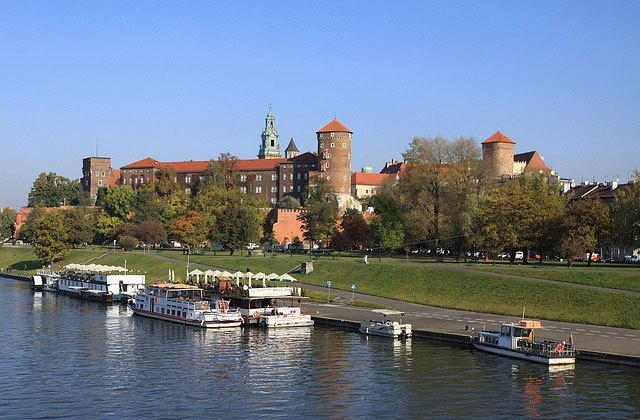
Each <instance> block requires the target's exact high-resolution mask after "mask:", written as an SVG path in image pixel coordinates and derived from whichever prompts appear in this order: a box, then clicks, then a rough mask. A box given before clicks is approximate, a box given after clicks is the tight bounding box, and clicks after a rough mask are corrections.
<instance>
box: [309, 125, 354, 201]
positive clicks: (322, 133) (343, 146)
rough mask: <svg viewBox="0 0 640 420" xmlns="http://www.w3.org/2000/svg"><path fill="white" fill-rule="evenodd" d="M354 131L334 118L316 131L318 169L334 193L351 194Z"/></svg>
mask: <svg viewBox="0 0 640 420" xmlns="http://www.w3.org/2000/svg"><path fill="white" fill-rule="evenodd" d="M352 134H353V132H352V131H351V130H349V129H348V128H347V127H345V126H344V125H343V124H342V123H341V122H340V121H338V120H337V119H334V120H333V121H331V122H330V123H329V124H327V125H326V126H324V127H322V128H321V129H320V130H318V131H317V132H316V135H317V136H318V170H319V171H320V174H319V175H320V177H321V178H324V179H326V180H327V181H328V184H329V185H330V186H331V188H332V189H333V192H334V194H347V195H351V136H352Z"/></svg>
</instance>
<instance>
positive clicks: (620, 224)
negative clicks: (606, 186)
mask: <svg viewBox="0 0 640 420" xmlns="http://www.w3.org/2000/svg"><path fill="white" fill-rule="evenodd" d="M634 178H635V183H634V184H632V185H630V186H629V187H628V188H626V189H624V190H622V191H621V192H620V194H619V195H618V196H617V197H616V201H615V203H614V205H613V209H612V219H613V227H612V229H613V231H612V234H613V236H614V238H615V240H616V242H617V243H618V244H621V245H633V246H637V245H640V171H638V170H635V171H634Z"/></svg>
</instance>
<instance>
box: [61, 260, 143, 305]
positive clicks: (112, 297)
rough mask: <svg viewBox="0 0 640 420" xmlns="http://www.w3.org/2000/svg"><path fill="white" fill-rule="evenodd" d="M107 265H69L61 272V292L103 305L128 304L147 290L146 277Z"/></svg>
mask: <svg viewBox="0 0 640 420" xmlns="http://www.w3.org/2000/svg"><path fill="white" fill-rule="evenodd" d="M126 272H127V269H126V268H122V267H114V266H106V265H97V264H90V265H82V264H69V265H67V266H65V270H64V271H62V272H61V273H59V276H60V278H59V280H58V292H59V293H62V294H67V295H71V296H73V297H78V298H85V299H89V300H95V301H99V302H107V303H108V302H112V301H116V302H117V301H124V302H127V300H128V299H130V298H132V297H134V296H135V295H136V293H138V291H140V290H142V289H144V287H145V275H144V274H122V273H126Z"/></svg>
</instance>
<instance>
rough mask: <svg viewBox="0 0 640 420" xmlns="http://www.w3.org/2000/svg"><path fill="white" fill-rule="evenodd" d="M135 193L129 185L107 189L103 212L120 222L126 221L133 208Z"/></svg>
mask: <svg viewBox="0 0 640 420" xmlns="http://www.w3.org/2000/svg"><path fill="white" fill-rule="evenodd" d="M134 199H135V192H134V191H133V188H131V186H129V185H116V186H115V187H111V188H109V190H108V191H107V195H106V197H105V198H104V211H105V212H106V213H107V214H108V215H109V216H113V217H117V218H118V219H120V220H126V219H127V216H128V215H129V212H130V211H131V209H132V208H133V202H134Z"/></svg>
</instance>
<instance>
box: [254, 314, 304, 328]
mask: <svg viewBox="0 0 640 420" xmlns="http://www.w3.org/2000/svg"><path fill="white" fill-rule="evenodd" d="M259 322H260V326H261V327H264V328H290V327H311V326H313V324H314V322H313V320H312V319H311V317H310V316H304V315H303V316H278V317H276V316H264V317H260V321H259Z"/></svg>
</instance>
